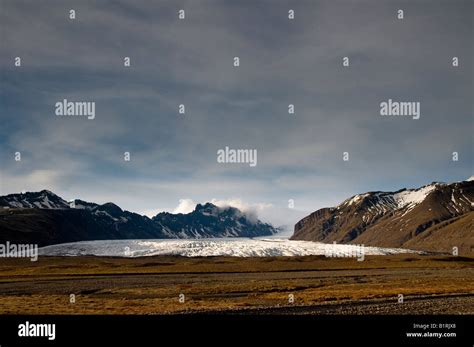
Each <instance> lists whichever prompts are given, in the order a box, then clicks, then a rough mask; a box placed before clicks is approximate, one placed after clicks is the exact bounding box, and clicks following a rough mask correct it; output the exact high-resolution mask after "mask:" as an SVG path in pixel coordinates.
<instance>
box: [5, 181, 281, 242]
mask: <svg viewBox="0 0 474 347" xmlns="http://www.w3.org/2000/svg"><path fill="white" fill-rule="evenodd" d="M277 231H278V229H276V228H274V227H273V226H271V225H270V224H266V223H262V222H261V221H259V220H254V218H248V217H247V216H246V215H245V214H244V213H242V212H241V211H240V210H238V209H236V208H233V207H228V208H219V207H217V206H215V205H213V204H211V203H207V204H205V205H200V204H199V205H197V206H196V209H195V210H194V211H193V212H191V213H188V214H171V213H159V214H158V215H156V216H155V217H153V218H151V219H150V218H148V217H147V216H142V215H139V214H137V213H133V212H129V211H124V210H122V209H121V208H120V207H119V206H117V205H115V204H113V203H110V202H109V203H105V204H102V205H99V204H95V203H91V202H86V201H83V200H74V201H70V202H66V201H65V200H63V199H62V198H60V197H59V196H57V195H56V194H54V193H52V192H50V191H47V190H43V191H41V192H37V193H25V194H10V195H7V196H2V197H0V241H1V240H5V241H6V240H8V241H10V242H18V243H20V242H22V243H31V242H34V243H38V244H40V245H50V244H55V243H64V242H73V241H85V240H115V239H160V238H205V237H254V236H269V235H273V234H274V233H276V232H277Z"/></svg>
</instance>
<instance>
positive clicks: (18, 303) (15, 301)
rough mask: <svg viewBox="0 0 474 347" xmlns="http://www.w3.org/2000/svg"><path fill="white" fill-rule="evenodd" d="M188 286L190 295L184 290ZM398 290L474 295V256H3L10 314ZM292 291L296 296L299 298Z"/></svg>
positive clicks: (190, 306) (232, 306) (311, 301)
mask: <svg viewBox="0 0 474 347" xmlns="http://www.w3.org/2000/svg"><path fill="white" fill-rule="evenodd" d="M181 293H182V294H184V295H185V298H186V300H185V302H184V303H180V302H179V300H178V299H179V294H181ZM400 293H401V294H403V295H404V296H405V298H407V299H409V298H412V297H420V296H446V295H461V294H471V295H474V258H461V257H440V256H438V257H433V256H414V255H397V256H369V257H366V260H365V261H363V262H358V261H357V260H355V259H334V258H331V259H329V258H324V257H317V256H312V257H289V258H287V257H276V258H230V257H216V258H181V257H147V258H138V259H124V258H97V257H80V258H75V257H74V258H73V257H43V258H40V259H39V261H38V262H30V261H29V260H26V259H1V260H0V313H2V314H157V313H158V314H161V313H182V312H196V311H198V312H199V311H209V310H212V311H221V310H238V309H244V308H251V309H255V308H259V309H261V308H263V307H270V308H274V307H289V306H295V305H297V306H298V305H301V306H308V305H333V304H341V303H349V304H354V303H360V302H365V301H369V302H378V301H380V300H389V301H391V300H393V302H396V300H397V295H398V294H400ZM70 294H75V295H76V303H74V304H72V303H70V302H69V298H70ZM290 294H293V295H294V297H295V302H294V304H291V305H290V304H289V303H288V296H289V295H290ZM472 297H473V296H471V297H470V298H472ZM469 300H470V299H469ZM473 306H474V305H472V306H471V307H466V309H465V310H464V311H465V312H464V313H472V311H473V310H474V309H473V308H472V307H473ZM457 310H459V308H457ZM413 313H416V312H413Z"/></svg>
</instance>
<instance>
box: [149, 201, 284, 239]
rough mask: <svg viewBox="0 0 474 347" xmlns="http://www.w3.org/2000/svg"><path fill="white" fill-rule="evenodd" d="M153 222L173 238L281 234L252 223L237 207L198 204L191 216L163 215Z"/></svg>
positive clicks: (270, 228)
mask: <svg viewBox="0 0 474 347" xmlns="http://www.w3.org/2000/svg"><path fill="white" fill-rule="evenodd" d="M153 221H154V222H156V223H158V224H160V225H161V226H162V227H163V232H164V233H166V234H169V235H170V237H171V236H172V235H174V237H179V238H188V237H193V238H202V237H216V236H218V237H255V236H263V235H272V234H274V233H275V232H276V231H277V230H276V229H275V228H273V227H272V226H271V225H270V224H266V223H262V222H261V221H259V220H253V219H249V217H248V216H247V215H246V214H244V213H242V212H241V211H240V210H239V209H237V208H234V207H230V206H229V207H226V208H221V207H218V206H216V205H214V204H211V203H209V202H208V203H206V204H204V205H201V204H197V205H196V208H195V209H194V211H192V212H190V213H188V214H181V213H178V214H172V213H167V212H162V213H159V214H157V215H156V216H155V217H153Z"/></svg>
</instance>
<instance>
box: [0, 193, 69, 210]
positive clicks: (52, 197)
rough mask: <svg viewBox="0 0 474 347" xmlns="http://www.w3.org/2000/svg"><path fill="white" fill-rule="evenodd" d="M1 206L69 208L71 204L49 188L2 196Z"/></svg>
mask: <svg viewBox="0 0 474 347" xmlns="http://www.w3.org/2000/svg"><path fill="white" fill-rule="evenodd" d="M0 207H3V208H5V207H8V208H50V209H64V208H69V204H68V203H67V202H66V201H65V200H63V199H61V198H60V197H59V196H57V195H56V194H54V193H52V192H50V191H49V190H42V191H40V192H26V193H22V194H10V195H5V196H0Z"/></svg>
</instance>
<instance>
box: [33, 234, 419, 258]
mask: <svg viewBox="0 0 474 347" xmlns="http://www.w3.org/2000/svg"><path fill="white" fill-rule="evenodd" d="M357 249H360V246H357V245H341V244H324V243H317V242H311V241H290V240H287V239H247V238H233V239H199V240H189V239H188V240H176V239H173V240H111V241H81V242H73V243H64V244H59V245H52V246H47V247H43V248H40V249H39V250H38V251H39V255H46V256H81V255H95V256H118V257H142V256H155V255H176V256H184V257H207V256H232V257H270V256H305V255H325V254H331V255H332V256H335V257H338V256H341V257H342V256H345V255H347V254H351V253H353V252H354V251H355V250H357ZM363 249H364V255H389V254H399V253H419V252H417V251H411V250H407V249H398V248H380V247H363Z"/></svg>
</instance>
